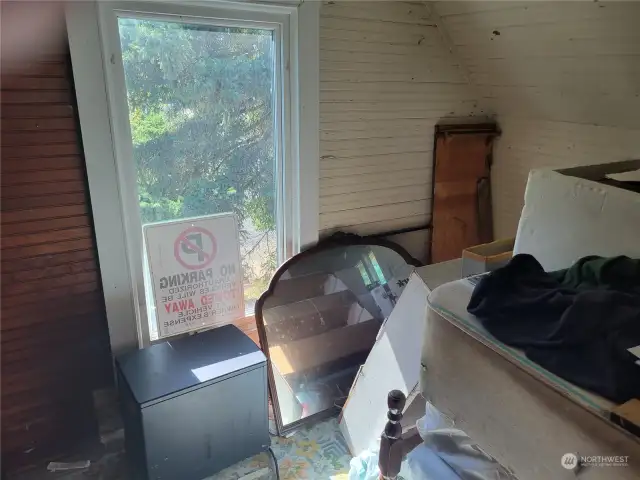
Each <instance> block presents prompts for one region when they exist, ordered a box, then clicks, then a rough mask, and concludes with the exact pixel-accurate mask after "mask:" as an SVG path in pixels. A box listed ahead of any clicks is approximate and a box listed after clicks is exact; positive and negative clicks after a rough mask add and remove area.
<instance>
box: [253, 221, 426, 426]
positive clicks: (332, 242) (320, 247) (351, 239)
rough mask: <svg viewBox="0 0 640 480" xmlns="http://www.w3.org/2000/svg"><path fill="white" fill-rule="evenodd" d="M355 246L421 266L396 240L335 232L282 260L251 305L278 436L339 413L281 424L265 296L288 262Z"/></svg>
mask: <svg viewBox="0 0 640 480" xmlns="http://www.w3.org/2000/svg"><path fill="white" fill-rule="evenodd" d="M357 245H363V246H364V245H370V246H378V247H385V248H389V249H391V250H393V251H394V252H396V253H397V254H398V255H400V256H401V257H402V259H403V260H404V261H405V262H406V263H407V265H410V266H412V267H414V268H416V267H420V266H422V263H421V262H419V261H418V260H416V259H415V258H414V257H412V256H411V255H410V254H409V252H407V251H406V250H405V249H404V248H403V247H401V246H400V245H398V244H397V243H394V242H391V241H389V240H385V239H384V238H380V237H362V236H360V235H356V234H353V233H344V232H337V233H334V234H333V235H331V236H329V237H326V238H324V239H322V240H320V241H319V242H318V243H317V244H316V245H314V246H312V247H310V248H309V249H307V250H304V251H302V252H300V253H299V254H297V255H294V256H293V257H291V258H290V259H289V260H287V261H286V262H284V263H283V264H282V265H281V266H280V267H278V269H277V270H276V272H275V273H274V274H273V277H271V281H270V282H269V288H267V290H266V291H265V292H263V293H262V295H260V298H259V299H258V301H257V302H256V305H255V310H254V312H255V319H256V327H257V330H258V338H259V339H260V347H261V348H262V351H263V353H264V355H265V356H266V357H267V379H268V384H269V397H270V398H271V405H272V407H273V414H274V417H275V420H276V430H277V434H278V435H279V436H282V435H285V434H287V433H289V432H291V431H292V430H296V429H298V428H300V427H302V426H304V425H308V424H312V423H315V422H317V421H320V420H324V419H326V418H329V417H332V416H334V415H336V414H337V413H339V412H340V407H335V406H334V407H333V408H328V409H326V410H323V411H321V412H317V413H314V414H311V415H309V416H308V417H304V418H301V419H300V420H296V421H295V422H291V423H289V424H287V425H286V426H285V425H283V424H282V415H281V414H280V404H279V403H278V393H277V390H276V386H275V379H274V377H273V370H272V365H271V357H270V355H269V342H268V340H267V333H266V330H265V325H264V319H263V318H262V307H263V305H264V302H265V301H266V299H267V298H269V297H270V296H271V295H273V292H274V289H275V286H276V284H277V283H278V281H279V280H280V277H281V276H282V275H283V274H284V272H286V271H287V270H288V269H289V268H290V267H291V266H292V265H295V264H296V263H298V262H300V261H302V260H304V259H306V258H307V257H309V256H311V255H314V254H316V253H318V252H322V251H324V250H330V249H333V248H337V247H349V246H357Z"/></svg>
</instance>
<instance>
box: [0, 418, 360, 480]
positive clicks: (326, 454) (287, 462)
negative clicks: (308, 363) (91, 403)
mask: <svg viewBox="0 0 640 480" xmlns="http://www.w3.org/2000/svg"><path fill="white" fill-rule="evenodd" d="M271 446H272V449H273V451H274V453H275V455H276V458H277V459H278V466H279V469H280V478H281V480H297V479H301V480H304V479H309V480H314V479H318V480H346V479H347V478H348V473H349V461H350V460H351V456H350V454H349V450H348V448H347V444H346V442H345V440H344V438H343V437H342V434H341V433H340V429H339V428H338V419H337V418H332V419H329V420H326V421H324V422H322V423H317V424H315V425H313V426H310V427H306V428H301V429H300V430H298V431H297V432H296V433H295V434H293V435H292V436H290V437H288V438H283V437H272V439H271ZM85 453H88V452H85ZM87 458H89V459H91V465H90V467H89V468H86V469H82V470H74V471H66V472H56V473H52V472H48V471H46V469H45V468H41V469H36V470H31V471H29V472H23V473H22V474H17V475H14V476H12V477H11V478H10V480H42V479H47V480H134V479H132V478H129V476H128V475H127V474H126V470H125V466H124V464H125V462H124V452H123V451H122V449H121V448H119V449H115V450H111V451H110V452H107V453H105V452H103V453H101V454H98V453H94V454H89V455H82V454H78V456H74V457H72V458H69V459H67V461H77V460H80V459H87ZM275 478H276V477H275V475H274V474H273V473H272V470H271V469H270V462H269V457H268V456H267V454H266V453H262V454H260V455H256V456H255V457H252V458H249V459H247V460H244V461H242V462H240V463H237V464H235V465H233V466H231V467H229V468H227V469H226V470H223V471H222V472H219V473H217V474H216V475H214V476H212V477H208V478H207V479H206V480H272V479H275Z"/></svg>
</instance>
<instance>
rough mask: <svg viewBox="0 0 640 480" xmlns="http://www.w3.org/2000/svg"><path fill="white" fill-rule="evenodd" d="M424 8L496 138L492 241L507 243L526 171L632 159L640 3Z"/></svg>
mask: <svg viewBox="0 0 640 480" xmlns="http://www.w3.org/2000/svg"><path fill="white" fill-rule="evenodd" d="M432 6H433V8H434V10H435V11H436V12H437V14H438V16H439V25H440V27H441V28H443V30H445V31H446V33H447V35H448V37H449V39H450V40H451V43H452V45H453V51H454V53H455V54H456V56H457V58H459V59H460V61H461V62H462V64H463V65H464V66H465V68H466V70H467V72H468V75H469V78H470V80H471V83H472V84H473V85H475V86H476V87H477V89H478V91H479V92H480V95H481V97H480V98H479V99H478V100H479V102H480V103H481V104H483V105H486V108H490V109H493V110H494V111H495V112H496V113H497V114H498V121H499V123H500V126H501V128H502V131H503V134H502V137H501V138H500V139H499V140H498V142H497V145H496V150H495V154H494V166H493V206H494V223H495V233H496V236H498V237H504V236H509V235H514V234H515V231H516V227H517V222H518V218H519V216H520V211H521V208H522V203H523V195H524V188H525V184H526V179H527V175H528V172H529V170H531V169H532V168H539V167H547V166H559V167H566V166H571V165H579V164H582V165H584V164H592V163H605V162H614V161H618V160H627V159H631V158H640V113H639V112H640V30H638V28H637V25H639V24H640V3H637V2H499V1H490V2H483V1H477V2H436V3H435V4H434V5H432Z"/></svg>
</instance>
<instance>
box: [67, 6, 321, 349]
mask: <svg viewBox="0 0 640 480" xmlns="http://www.w3.org/2000/svg"><path fill="white" fill-rule="evenodd" d="M118 16H124V17H128V18H134V17H137V18H150V19H152V18H157V19H162V20H167V19H169V20H171V21H184V22H186V23H203V24H217V25H221V24H223V25H229V26H238V25H242V26H249V24H253V26H255V27H256V28H269V29H272V30H275V31H276V35H275V37H276V54H277V55H278V56H280V58H279V60H280V61H276V66H277V67H279V68H277V70H278V71H277V72H276V82H277V83H276V85H279V80H281V81H282V85H283V94H282V95H281V96H280V98H278V99H277V101H276V108H279V109H281V115H277V116H276V118H281V119H282V124H280V125H277V127H276V128H277V135H278V142H276V144H277V145H278V146H279V148H281V149H282V154H281V155H277V158H281V159H282V160H281V161H280V162H277V163H279V164H278V166H277V168H279V169H280V171H278V170H276V172H277V174H276V178H277V179H278V183H279V184H278V189H279V192H278V195H277V198H278V205H277V207H276V208H277V210H276V211H277V212H278V213H279V215H277V217H278V218H277V223H278V227H277V231H278V251H279V252H283V255H282V258H279V262H280V263H281V262H283V261H284V260H286V259H287V258H289V257H291V256H292V255H295V254H296V253H298V252H299V251H300V250H301V249H302V248H303V247H305V246H307V245H311V244H314V243H316V242H317V239H318V232H319V220H318V209H319V205H318V204H319V195H318V181H319V167H318V160H319V138H318V137H319V118H318V117H319V114H318V110H319V108H318V106H319V78H318V76H319V67H318V64H319V60H318V56H319V54H318V30H319V27H318V17H319V8H318V5H317V2H305V3H303V4H301V5H291V4H288V5H287V4H284V5H264V4H259V5H258V4H252V3H236V2H233V1H217V0H215V1H205V2H187V3H182V2H181V3H177V2H174V3H172V2H165V1H162V0H161V1H159V2H158V1H156V2H146V1H140V2H124V1H120V2H97V3H96V2H70V3H69V4H68V6H67V10H66V18H67V31H68V35H69V47H70V51H71V57H72V68H73V74H74V80H75V85H76V96H77V103H78V113H79V117H80V128H81V132H82V140H83V146H84V150H85V158H86V164H87V178H88V183H89V192H90V196H91V205H92V210H93V217H94V224H95V231H96V243H97V247H98V256H99V260H100V266H101V268H100V270H101V275H102V281H103V290H104V297H105V306H106V310H107V321H108V323H109V333H110V340H111V347H112V350H113V351H114V353H117V352H120V351H125V350H129V349H131V348H134V347H138V348H142V347H146V346H148V345H149V344H150V343H152V342H151V340H150V332H149V322H148V318H147V308H148V300H147V298H146V294H145V285H144V268H143V265H144V263H143V262H144V261H145V260H144V254H143V245H144V242H143V238H142V222H141V217H140V211H139V207H138V197H137V184H136V178H137V173H136V168H135V162H134V160H133V144H132V141H131V131H130V125H129V111H128V105H127V101H126V94H125V95H123V94H122V92H126V86H125V78H124V69H123V65H122V61H118V60H116V58H120V59H121V58H122V56H121V47H120V37H119V30H118ZM301 32H304V35H301ZM280 39H281V40H282V42H281V45H278V43H280V41H279V40H280ZM278 76H279V77H280V78H278ZM113 92H115V94H114V93H113ZM300 159H304V161H301V160H300ZM280 178H282V179H283V180H282V184H281V185H280V181H279V179H280ZM283 194H284V195H283ZM285 195H286V201H284V196H285ZM116 204H117V205H116ZM280 213H281V215H280Z"/></svg>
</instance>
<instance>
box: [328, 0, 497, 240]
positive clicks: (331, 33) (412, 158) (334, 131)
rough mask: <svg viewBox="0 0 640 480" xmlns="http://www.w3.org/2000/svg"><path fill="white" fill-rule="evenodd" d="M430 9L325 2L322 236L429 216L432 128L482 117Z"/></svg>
mask: <svg viewBox="0 0 640 480" xmlns="http://www.w3.org/2000/svg"><path fill="white" fill-rule="evenodd" d="M430 12H431V10H430V8H429V7H428V6H426V5H421V4H415V3H414V4H412V3H403V2H397V1H375V2H353V1H342V2H323V4H322V7H321V11H320V155H321V157H320V229H321V231H323V233H325V234H326V233H329V232H331V231H335V230H347V231H353V232H357V233H360V234H373V233H382V232H385V231H392V230H398V229H403V228H408V227H416V226H421V225H425V224H426V223H428V222H429V220H430V217H431V190H432V187H431V170H432V156H433V154H432V150H433V128H434V125H435V124H436V122H438V121H439V120H441V119H445V118H456V119H460V118H465V117H468V116H469V115H473V114H476V113H477V114H483V113H485V112H480V110H481V109H480V108H479V107H478V104H477V102H476V97H477V95H474V93H473V92H472V90H471V89H470V88H469V84H468V80H467V78H466V77H465V75H464V74H463V73H462V71H461V66H460V64H459V62H458V61H457V60H456V57H455V56H454V55H452V53H451V52H450V51H449V49H448V48H447V47H446V46H445V44H444V43H443V41H442V35H441V32H439V31H438V29H437V28H436V27H435V22H434V21H433V19H432V16H431V13H430Z"/></svg>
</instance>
